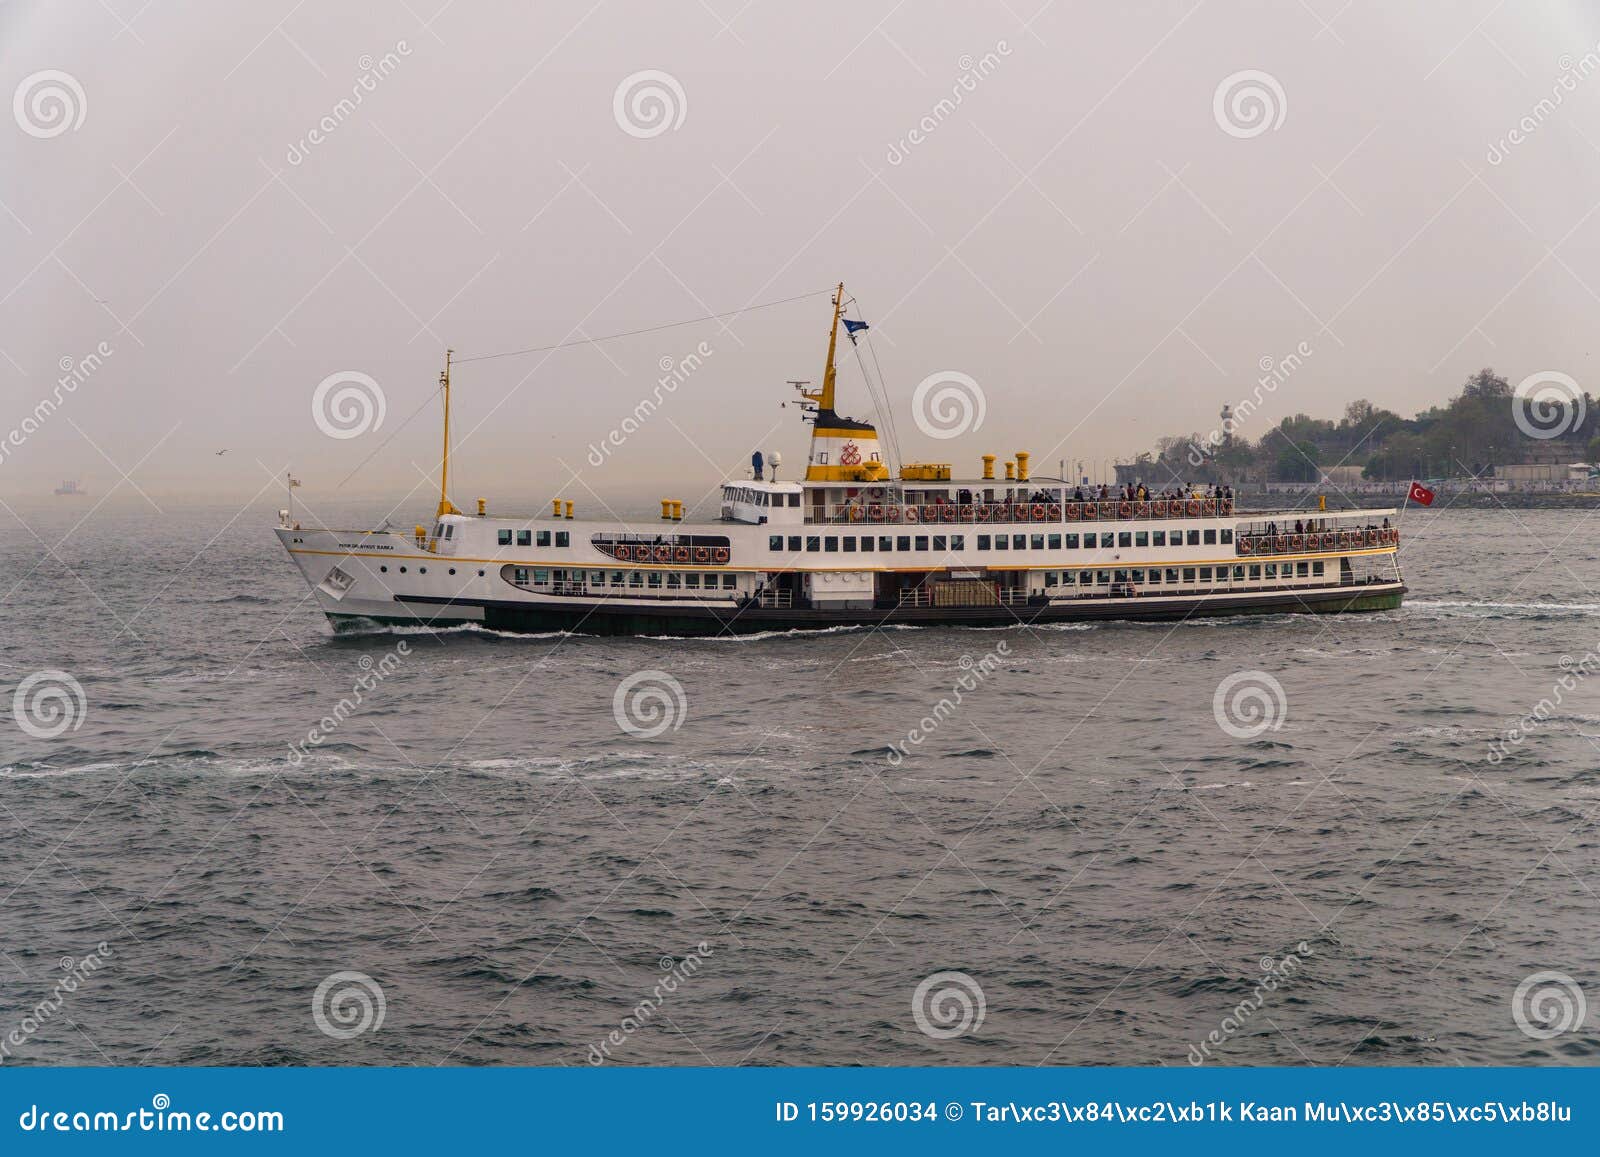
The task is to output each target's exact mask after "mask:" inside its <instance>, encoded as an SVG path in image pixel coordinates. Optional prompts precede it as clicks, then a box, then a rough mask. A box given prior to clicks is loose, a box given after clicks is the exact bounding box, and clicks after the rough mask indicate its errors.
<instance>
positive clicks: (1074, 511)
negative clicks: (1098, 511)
mask: <svg viewBox="0 0 1600 1157" xmlns="http://www.w3.org/2000/svg"><path fill="white" fill-rule="evenodd" d="M1082 517H1083V510H1082V503H1078V502H1069V503H1067V521H1068V522H1077V521H1078V519H1080V518H1082Z"/></svg>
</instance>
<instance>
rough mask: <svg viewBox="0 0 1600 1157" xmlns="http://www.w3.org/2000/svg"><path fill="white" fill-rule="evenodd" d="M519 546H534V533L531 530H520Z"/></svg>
mask: <svg viewBox="0 0 1600 1157" xmlns="http://www.w3.org/2000/svg"><path fill="white" fill-rule="evenodd" d="M517 545H518V546H532V545H533V531H531V530H519V531H517Z"/></svg>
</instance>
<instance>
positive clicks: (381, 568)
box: [378, 566, 389, 574]
mask: <svg viewBox="0 0 1600 1157" xmlns="http://www.w3.org/2000/svg"><path fill="white" fill-rule="evenodd" d="M378 570H379V571H380V572H381V573H383V574H388V573H389V568H388V567H386V566H380V567H379V568H378Z"/></svg>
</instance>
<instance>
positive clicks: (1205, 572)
mask: <svg viewBox="0 0 1600 1157" xmlns="http://www.w3.org/2000/svg"><path fill="white" fill-rule="evenodd" d="M1230 571H1231V572H1232V579H1233V581H1234V582H1236V583H1239V582H1278V581H1279V580H1281V579H1288V578H1322V577H1323V563H1322V562H1321V561H1320V560H1319V561H1316V562H1311V563H1304V562H1286V563H1282V564H1279V563H1275V562H1269V563H1264V564H1263V563H1251V564H1250V565H1248V566H1235V567H1226V566H1219V567H1209V566H1201V567H1193V566H1185V567H1176V566H1169V567H1165V568H1162V567H1149V568H1148V569H1146V568H1141V567H1130V568H1129V569H1127V570H1080V571H1077V572H1073V571H1062V572H1060V573H1057V572H1056V571H1046V572H1045V576H1044V585H1045V586H1046V587H1071V586H1102V587H1103V586H1110V585H1112V584H1113V583H1115V584H1117V585H1118V586H1122V585H1125V584H1128V583H1132V584H1133V585H1134V586H1146V585H1149V586H1161V585H1163V583H1164V584H1165V585H1167V586H1177V585H1179V584H1181V583H1194V582H1199V583H1213V582H1227V581H1228V579H1229V572H1230ZM1074 574H1076V577H1074Z"/></svg>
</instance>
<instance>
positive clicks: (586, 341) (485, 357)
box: [454, 289, 832, 366]
mask: <svg viewBox="0 0 1600 1157" xmlns="http://www.w3.org/2000/svg"><path fill="white" fill-rule="evenodd" d="M831 292H832V290H828V289H816V290H813V291H812V292H810V293H800V294H796V295H795V296H794V297H784V298H780V299H779V300H777V301H763V302H762V303H761V304H759V305H746V306H743V307H741V308H739V309H730V310H727V311H725V312H723V313H708V314H706V315H705V316H704V317H691V318H689V319H688V320H687V321H669V322H667V323H666V324H665V325H651V326H646V327H645V328H643V329H630V330H628V331H626V332H625V333H608V334H605V335H604V336H602V337H586V338H579V339H577V340H575V341H561V342H556V343H555V344H554V345H542V346H532V347H530V348H528V349H522V350H504V351H502V352H500V353H495V354H478V355H477V356H476V357H470V358H456V359H455V362H454V364H455V365H458V366H459V365H465V364H466V363H467V362H487V361H492V360H493V359H495V358H514V357H518V356H520V355H522V354H540V353H546V352H548V351H550V350H560V349H567V348H568V347H570V346H580V345H595V344H597V343H599V342H603V341H614V340H616V339H617V338H623V337H637V336H638V335H639V334H645V333H659V332H660V331H661V330H664V329H676V328H678V327H679V326H685V325H696V324H698V323H700V322H703V321H719V320H721V319H722V318H725V317H735V316H737V315H738V314H741V313H754V312H755V311H756V310H758V309H770V308H772V307H773V306H775V305H788V304H789V303H790V302H794V301H804V300H805V299H806V298H808V297H818V296H820V295H822V294H824V293H831Z"/></svg>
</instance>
